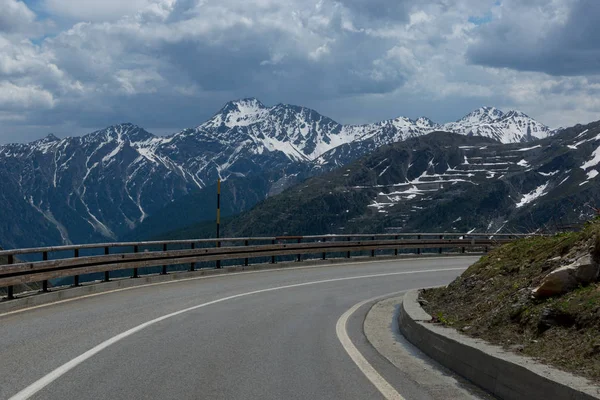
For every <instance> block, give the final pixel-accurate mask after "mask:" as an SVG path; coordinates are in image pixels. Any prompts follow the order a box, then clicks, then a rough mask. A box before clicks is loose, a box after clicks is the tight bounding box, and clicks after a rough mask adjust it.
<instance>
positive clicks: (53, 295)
mask: <svg viewBox="0 0 600 400" xmlns="http://www.w3.org/2000/svg"><path fill="white" fill-rule="evenodd" d="M473 255H474V256H477V255H480V254H466V255H463V254H447V255H441V256H440V255H437V254H435V255H421V256H415V255H410V256H403V255H400V256H378V257H375V258H372V257H367V256H365V257H354V258H351V259H348V258H331V259H328V260H320V259H314V260H304V261H302V262H295V261H292V262H281V263H276V264H254V265H250V266H248V267H244V266H235V267H225V268H223V269H199V270H196V271H194V272H172V273H169V274H167V275H142V276H140V277H139V278H135V279H132V278H116V279H113V280H111V281H110V282H100V281H96V282H87V283H84V284H82V285H81V286H78V287H68V286H64V287H60V288H52V289H51V291H50V292H48V293H40V292H28V293H22V294H19V295H17V297H16V298H15V299H14V300H0V315H1V314H5V313H10V312H15V311H18V310H22V309H26V308H30V307H37V306H43V305H46V304H51V303H55V302H58V301H64V300H70V299H76V298H78V297H82V296H89V295H93V294H101V293H104V292H110V291H114V290H119V289H127V288H135V287H140V286H144V285H149V284H155V283H162V282H170V281H179V280H182V279H192V278H200V277H203V276H206V277H210V276H215V277H216V276H222V275H228V274H231V273H240V272H248V271H266V270H277V269H282V268H292V267H296V268H302V267H314V266H327V265H335V264H350V263H361V262H363V263H364V262H370V261H393V260H402V259H407V258H409V259H412V258H415V259H417V258H428V257H461V256H462V257H470V256H473Z"/></svg>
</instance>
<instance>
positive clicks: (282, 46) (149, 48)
mask: <svg viewBox="0 0 600 400" xmlns="http://www.w3.org/2000/svg"><path fill="white" fill-rule="evenodd" d="M598 21H600V1H598V0H335V1H334V0H126V1H125V0H102V1H99V0H25V1H18V0H0V143H6V142H21V141H29V140H33V139H36V138H39V137H42V136H44V135H46V134H47V133H49V132H53V133H55V134H57V135H58V136H66V135H71V136H73V135H81V134H84V133H87V132H90V131H92V130H94V129H98V128H102V127H105V126H108V125H111V124H114V123H119V122H133V123H136V124H138V125H141V126H143V127H145V128H147V129H149V130H150V131H151V132H154V133H158V134H165V133H171V132H175V131H178V130H180V129H183V128H186V127H192V126H196V125H199V124H200V123H201V122H203V121H204V120H205V119H207V118H208V117H210V116H211V115H212V114H214V113H215V112H216V111H218V110H219V108H220V107H221V106H222V105H223V104H224V103H225V102H226V101H228V100H231V99H236V98H241V97H257V98H259V99H260V100H261V101H262V102H263V103H265V104H267V105H271V104H276V103H292V104H298V105H304V106H308V107H311V108H314V109H316V110H318V111H319V112H321V113H323V114H325V115H327V116H330V117H332V118H334V119H336V120H337V121H338V122H341V123H365V122H374V121H377V120H381V119H386V118H393V117H397V116H400V115H403V116H409V117H418V116H421V115H426V116H428V117H430V118H432V119H434V120H435V121H437V122H447V121H450V120H456V119H458V118H460V117H461V116H462V115H464V114H466V113H467V112H469V111H471V110H472V109H475V108H477V107H480V106H483V105H493V106H496V107H500V108H502V109H510V108H516V109H519V110H521V111H523V112H525V113H527V114H529V115H531V116H532V117H534V118H536V119H538V120H540V121H541V122H543V123H546V124H547V125H550V126H551V127H559V126H568V125H573V124H575V123H578V122H582V123H583V122H589V121H592V120H598V119H600V96H599V94H600V24H598Z"/></svg>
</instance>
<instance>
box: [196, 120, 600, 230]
mask: <svg viewBox="0 0 600 400" xmlns="http://www.w3.org/2000/svg"><path fill="white" fill-rule="evenodd" d="M598 164H600V122H596V123H593V124H589V125H587V126H576V127H574V128H570V129H567V130H564V131H563V132H561V133H560V134H558V135H556V136H555V137H554V138H551V139H545V140H541V141H539V142H537V143H534V144H529V145H524V144H513V145H501V144H498V143H497V142H495V141H493V140H491V139H487V138H477V137H466V136H462V135H456V134H451V133H444V132H436V133H432V134H429V135H427V136H423V137H418V138H413V139H409V140H407V141H405V142H400V143H396V144H393V145H390V146H385V147H382V148H380V149H378V150H376V151H375V152H374V153H373V154H371V155H369V156H367V157H364V158H362V159H360V160H359V161H356V162H354V163H352V164H349V165H348V166H346V167H342V168H339V169H338V170H335V171H333V172H331V173H327V174H324V175H321V176H319V177H315V178H311V179H309V180H307V181H306V182H304V183H302V184H300V185H297V186H295V187H293V188H290V189H288V190H286V191H285V192H283V193H282V194H280V195H278V196H274V197H271V198H269V199H267V200H266V201H264V202H263V203H260V204H259V205H257V206H256V207H255V208H254V209H252V210H251V211H248V212H245V213H242V214H241V215H239V216H237V217H236V218H234V219H232V220H231V221H230V222H229V223H228V224H227V225H226V226H225V227H224V232H225V234H226V235H234V236H235V235H262V234H286V233H294V234H310V233H315V234H316V233H319V234H322V233H343V232H418V231H421V232H422V231H464V232H466V231H478V232H528V231H533V230H537V229H547V230H554V229H557V228H559V227H560V226H561V225H565V224H569V223H574V222H581V221H585V220H586V219H589V218H590V217H591V216H593V215H594V214H595V209H594V208H595V207H596V206H597V205H598V204H600V182H599V181H598V179H599V178H598V175H600V174H599V173H598V168H599V166H598ZM198 228H199V230H198V233H201V232H202V227H201V226H199V227H198ZM186 232H187V234H193V233H194V229H192V228H188V229H187V230H186Z"/></svg>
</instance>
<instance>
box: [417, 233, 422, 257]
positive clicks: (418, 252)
mask: <svg viewBox="0 0 600 400" xmlns="http://www.w3.org/2000/svg"><path fill="white" fill-rule="evenodd" d="M417 240H421V235H417ZM417 255H421V248H420V247H418V248H417Z"/></svg>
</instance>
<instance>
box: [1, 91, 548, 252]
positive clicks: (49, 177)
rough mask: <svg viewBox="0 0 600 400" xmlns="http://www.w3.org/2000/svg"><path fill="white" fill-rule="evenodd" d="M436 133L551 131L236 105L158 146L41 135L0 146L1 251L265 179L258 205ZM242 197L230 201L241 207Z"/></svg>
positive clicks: (119, 222)
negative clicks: (350, 121)
mask: <svg viewBox="0 0 600 400" xmlns="http://www.w3.org/2000/svg"><path fill="white" fill-rule="evenodd" d="M475 127H476V129H475ZM443 129H448V130H452V131H454V132H459V133H463V134H472V135H476V136H478V135H479V136H489V137H493V138H495V139H497V140H501V141H507V142H509V141H510V142H521V141H528V140H534V139H535V138H538V137H543V136H544V135H547V134H549V133H550V131H549V129H548V128H546V127H544V126H543V125H541V124H539V123H537V122H536V121H534V120H532V119H531V118H529V117H527V116H525V115H524V114H521V113H518V112H509V113H506V114H503V113H502V112H500V111H499V110H493V111H492V109H481V110H478V111H476V112H474V113H472V114H469V116H467V117H465V118H463V119H462V120H460V121H459V122H456V123H453V124H448V125H444V126H442V125H438V124H435V123H433V122H432V121H431V120H429V119H427V118H424V117H423V118H419V119H417V120H411V119H409V118H404V117H400V118H396V119H393V120H388V121H382V122H379V123H374V124H367V125H341V124H339V123H337V122H335V121H333V120H332V119H330V118H327V117H325V116H322V115H320V114H319V113H317V112H316V111H314V110H311V109H308V108H305V107H299V106H293V105H284V104H278V105H275V106H272V107H267V106H265V105H263V104H262V103H260V102H259V101H258V100H256V99H243V100H238V101H233V102H229V103H227V104H226V105H225V106H224V107H223V108H222V109H221V110H220V111H219V112H218V113H217V114H215V115H214V116H213V117H212V118H211V119H209V120H208V121H206V122H205V123H203V124H201V125H199V126H198V127H196V128H191V129H186V130H183V131H181V132H178V133H176V134H173V135H171V136H167V137H156V136H154V135H152V134H151V133H149V132H147V131H145V130H144V129H142V128H140V127H137V126H135V125H132V124H119V125H115V126H112V127H109V128H106V129H103V130H100V131H97V132H93V133H90V134H88V135H85V136H82V137H69V138H64V139H59V138H56V137H55V136H52V135H49V136H48V137H46V138H43V139H40V140H38V141H35V142H31V143H28V144H10V145H4V146H0V179H1V181H2V182H3V183H2V185H3V187H2V189H3V190H2V191H0V192H1V193H0V221H2V222H0V243H1V244H2V245H3V246H4V247H7V248H9V247H19V246H31V245H43V244H60V243H69V242H86V241H102V240H113V239H117V238H119V237H122V236H123V235H124V234H126V233H127V232H129V231H130V230H131V229H133V228H134V227H136V226H139V225H140V224H142V223H143V222H144V221H145V220H146V218H147V217H148V216H149V215H152V214H154V213H155V212H157V211H158V210H160V209H162V208H163V207H165V206H166V205H168V204H170V203H172V202H173V201H175V200H177V199H179V198H181V197H182V196H185V195H186V194H189V193H191V192H193V191H196V190H202V189H203V188H205V187H207V186H210V185H211V184H213V183H214V182H216V180H217V178H219V177H220V178H222V179H229V178H233V177H237V178H243V177H250V176H257V175H261V176H265V177H266V181H267V182H269V184H268V185H266V187H265V188H264V197H266V196H268V195H272V194H274V193H277V192H280V191H281V190H282V189H284V188H285V187H288V186H290V185H292V184H293V183H295V182H297V181H299V180H301V179H303V178H305V177H308V176H311V175H315V174H318V173H322V172H324V171H328V170H330V169H332V168H334V167H336V166H339V165H344V164H346V163H348V162H350V161H352V160H354V159H356V158H357V157H359V156H361V155H364V154H366V153H368V152H370V151H372V150H374V149H376V148H377V147H379V146H381V145H384V144H389V143H393V142H397V141H402V140H406V139H408V138H412V137H418V136H422V135H424V134H427V133H429V132H432V131H436V130H443ZM243 196H244V195H243V193H240V194H238V195H237V196H236V198H235V199H232V201H239V202H240V204H245V205H246V206H247V205H249V204H250V203H248V202H247V201H246V200H245V199H244V198H243ZM255 197H257V194H256V193H254V197H253V198H255ZM258 198H260V196H258ZM207 212H208V211H207ZM210 212H212V210H210ZM207 215H208V214H207Z"/></svg>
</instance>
